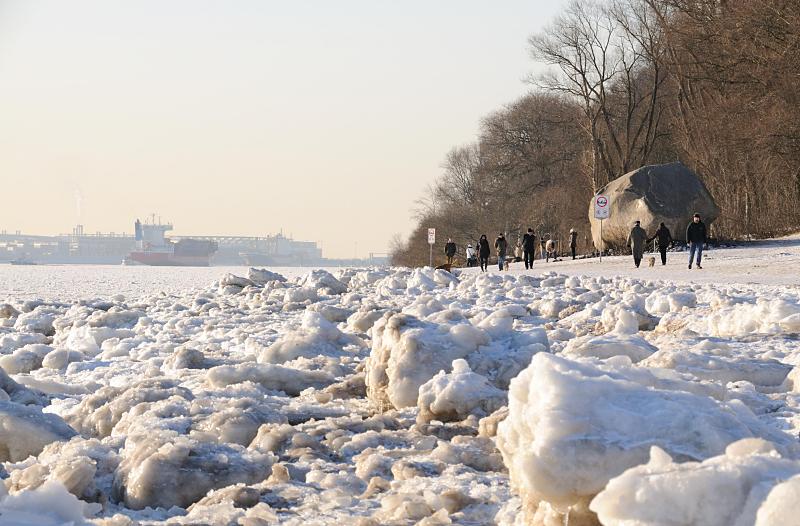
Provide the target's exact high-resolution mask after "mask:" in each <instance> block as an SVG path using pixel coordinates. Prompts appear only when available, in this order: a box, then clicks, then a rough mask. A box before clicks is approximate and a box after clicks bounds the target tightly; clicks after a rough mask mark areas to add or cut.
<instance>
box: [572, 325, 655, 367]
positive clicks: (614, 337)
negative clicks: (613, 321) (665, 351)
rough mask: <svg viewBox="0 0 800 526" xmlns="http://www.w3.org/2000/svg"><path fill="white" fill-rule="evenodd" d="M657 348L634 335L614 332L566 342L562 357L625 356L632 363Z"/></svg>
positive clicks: (645, 356) (647, 355)
mask: <svg viewBox="0 0 800 526" xmlns="http://www.w3.org/2000/svg"><path fill="white" fill-rule="evenodd" d="M657 350H658V348H657V347H656V346H654V345H652V344H650V343H648V342H647V340H645V339H644V338H642V337H641V336H637V335H635V334H624V333H623V334H620V333H617V332H616V331H613V332H610V333H607V334H604V335H603V336H581V337H578V338H573V339H571V340H569V341H568V342H567V345H566V346H565V347H564V350H563V351H562V353H563V354H564V356H568V357H572V358H579V357H586V358H589V357H593V358H603V359H605V358H611V357H613V356H620V355H622V356H627V357H628V358H630V359H631V361H632V362H634V363H635V362H640V361H642V360H644V359H645V358H647V357H649V356H650V355H651V354H653V353H654V352H656V351H657Z"/></svg>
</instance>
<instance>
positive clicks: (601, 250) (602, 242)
mask: <svg viewBox="0 0 800 526" xmlns="http://www.w3.org/2000/svg"><path fill="white" fill-rule="evenodd" d="M603 221H604V220H603V219H601V220H600V263H602V262H603V245H605V241H603Z"/></svg>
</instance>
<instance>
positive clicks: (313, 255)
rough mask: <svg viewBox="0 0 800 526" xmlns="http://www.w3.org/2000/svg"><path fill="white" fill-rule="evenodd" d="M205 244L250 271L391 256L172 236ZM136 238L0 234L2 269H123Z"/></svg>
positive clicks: (255, 239) (285, 241)
mask: <svg viewBox="0 0 800 526" xmlns="http://www.w3.org/2000/svg"><path fill="white" fill-rule="evenodd" d="M168 239H169V240H170V241H172V242H176V243H177V242H180V240H181V239H191V240H203V241H209V242H213V243H216V244H217V250H216V252H215V253H214V254H213V255H212V256H211V261H210V263H211V265H218V266H222V265H231V266H233V265H249V266H253V267H308V266H329V267H333V266H349V265H386V264H388V258H387V257H386V256H385V254H381V255H379V256H373V255H371V256H370V257H369V258H364V259H328V258H324V257H323V256H322V250H321V249H320V248H319V247H318V246H317V243H316V242H313V241H296V240H294V239H292V238H290V237H286V236H284V235H283V234H275V235H268V236H263V237H261V236H205V235H197V236H170V237H169V238H168ZM136 246H137V243H136V238H135V236H134V235H133V234H127V233H119V234H118V233H115V232H109V233H101V232H95V233H87V232H86V231H85V230H84V227H83V225H77V226H76V227H75V228H73V229H72V233H70V234H58V235H54V236H43V235H31V234H24V233H22V232H20V231H16V232H14V233H9V232H7V231H6V230H2V231H0V264H2V263H11V262H24V263H27V264H41V265H43V264H98V265H118V264H121V263H122V262H123V260H124V259H125V258H126V257H127V256H128V255H129V254H130V253H131V252H132V251H134V250H135V249H136Z"/></svg>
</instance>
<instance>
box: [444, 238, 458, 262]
mask: <svg viewBox="0 0 800 526" xmlns="http://www.w3.org/2000/svg"><path fill="white" fill-rule="evenodd" d="M444 255H445V256H447V264H448V265H452V264H453V258H454V257H455V255H456V244H455V243H453V240H452V239H450V238H449V237H448V238H447V243H445V245H444Z"/></svg>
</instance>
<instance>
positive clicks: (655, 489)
mask: <svg viewBox="0 0 800 526" xmlns="http://www.w3.org/2000/svg"><path fill="white" fill-rule="evenodd" d="M798 473H800V462H797V461H796V460H788V459H783V458H781V457H780V455H778V454H777V453H776V452H775V450H774V449H773V448H771V447H770V446H769V444H768V443H765V442H764V441H762V440H757V439H747V440H743V441H740V442H736V443H734V444H731V445H730V446H728V448H727V450H726V452H725V453H724V454H723V455H720V456H715V457H713V458H710V459H708V460H705V461H703V462H702V463H699V462H684V463H674V462H672V459H671V458H670V456H669V455H668V454H667V453H665V452H664V451H663V450H661V449H660V448H658V447H653V448H652V451H651V454H650V462H649V463H647V464H643V465H640V466H636V467H634V468H631V469H629V470H627V471H625V472H624V473H622V474H621V475H619V476H618V477H616V478H614V479H612V480H611V481H610V482H609V483H608V486H606V488H605V489H604V490H603V491H602V492H600V494H598V495H597V496H596V497H595V498H594V499H593V500H592V503H591V506H590V508H591V509H592V510H593V511H594V512H596V513H597V515H598V517H599V519H600V521H601V522H602V523H603V524H607V525H609V526H623V525H628V524H641V525H650V524H652V525H657V524H675V525H686V526H690V525H691V526H745V525H751V524H754V523H755V522H756V514H757V513H758V515H759V516H760V517H763V518H764V520H766V517H768V516H771V515H773V514H774V513H775V512H776V511H777V512H778V513H782V514H784V516H785V514H786V512H788V510H789V509H793V510H794V512H793V517H794V518H796V514H797V511H796V508H795V507H794V504H796V502H797V501H796V500H793V499H792V500H786V501H777V498H776V499H774V500H773V501H772V503H770V508H765V509H764V511H763V513H762V511H761V510H759V506H760V504H761V503H762V502H764V501H765V499H767V494H768V493H770V490H771V489H773V486H775V485H776V484H778V483H779V482H780V481H785V480H787V479H790V477H793V476H796V475H797V474H798ZM775 489H778V488H775ZM773 491H775V490H773ZM784 491H785V490H784V489H781V490H779V491H778V494H777V495H780V494H781V493H783V492H784ZM775 504H777V506H776V507H774V508H773V507H772V506H773V505H775ZM794 518H793V519H792V520H794ZM792 520H790V521H789V522H782V521H777V522H768V523H766V524H770V525H778V524H781V525H783V524H792V523H793V522H792ZM794 523H796V522H794Z"/></svg>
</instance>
